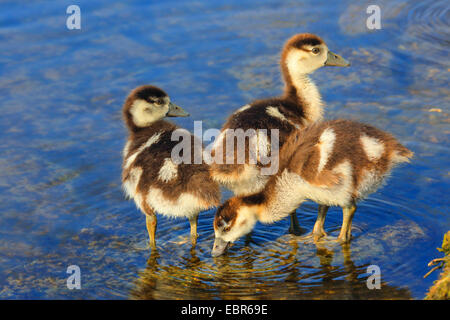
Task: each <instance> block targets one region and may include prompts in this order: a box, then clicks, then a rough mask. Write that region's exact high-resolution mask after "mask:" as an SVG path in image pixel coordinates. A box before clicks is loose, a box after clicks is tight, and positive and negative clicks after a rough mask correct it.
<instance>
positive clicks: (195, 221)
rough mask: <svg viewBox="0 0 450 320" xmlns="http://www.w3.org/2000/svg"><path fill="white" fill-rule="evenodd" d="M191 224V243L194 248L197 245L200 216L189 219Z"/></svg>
mask: <svg viewBox="0 0 450 320" xmlns="http://www.w3.org/2000/svg"><path fill="white" fill-rule="evenodd" d="M189 223H190V224H191V243H192V245H193V246H195V245H196V244H197V238H198V234H197V224H198V214H196V215H195V216H193V217H190V218H189Z"/></svg>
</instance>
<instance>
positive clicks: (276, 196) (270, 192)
mask: <svg viewBox="0 0 450 320" xmlns="http://www.w3.org/2000/svg"><path fill="white" fill-rule="evenodd" d="M298 180H299V177H298V175H296V174H294V173H291V172H289V171H288V170H287V169H285V170H284V171H283V172H282V173H281V174H279V175H277V176H275V177H274V178H273V179H271V180H270V181H269V182H268V183H267V185H266V188H265V189H264V191H263V192H262V193H263V194H264V197H263V198H264V202H263V203H262V205H261V206H260V209H259V212H258V220H259V221H261V222H262V223H273V222H276V221H279V220H282V219H284V218H285V217H287V216H289V215H290V214H291V212H293V211H294V210H295V209H297V208H298V206H299V205H300V204H301V203H302V202H303V201H305V198H304V196H302V193H301V191H300V190H299V183H300V181H298Z"/></svg>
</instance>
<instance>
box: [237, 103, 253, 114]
mask: <svg viewBox="0 0 450 320" xmlns="http://www.w3.org/2000/svg"><path fill="white" fill-rule="evenodd" d="M250 107H251V105H249V104H246V105H245V106H242V107H240V108H239V109H237V110H236V111H235V112H234V114H238V113H240V112H242V111H245V110H247V109H248V108H250Z"/></svg>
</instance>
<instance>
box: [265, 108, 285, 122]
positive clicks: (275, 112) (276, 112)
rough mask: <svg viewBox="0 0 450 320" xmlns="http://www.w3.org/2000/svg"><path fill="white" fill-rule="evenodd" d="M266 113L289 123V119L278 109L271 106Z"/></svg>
mask: <svg viewBox="0 0 450 320" xmlns="http://www.w3.org/2000/svg"><path fill="white" fill-rule="evenodd" d="M266 113H267V114H268V115H269V116H271V117H274V118H278V119H280V120H282V121H288V119H287V118H286V117H285V116H284V114H282V113H281V112H280V110H279V109H278V108H276V107H271V106H269V107H267V108H266Z"/></svg>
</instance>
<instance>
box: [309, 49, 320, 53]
mask: <svg viewBox="0 0 450 320" xmlns="http://www.w3.org/2000/svg"><path fill="white" fill-rule="evenodd" d="M311 52H312V53H314V54H319V53H320V49H319V48H313V49H312V50H311Z"/></svg>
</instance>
